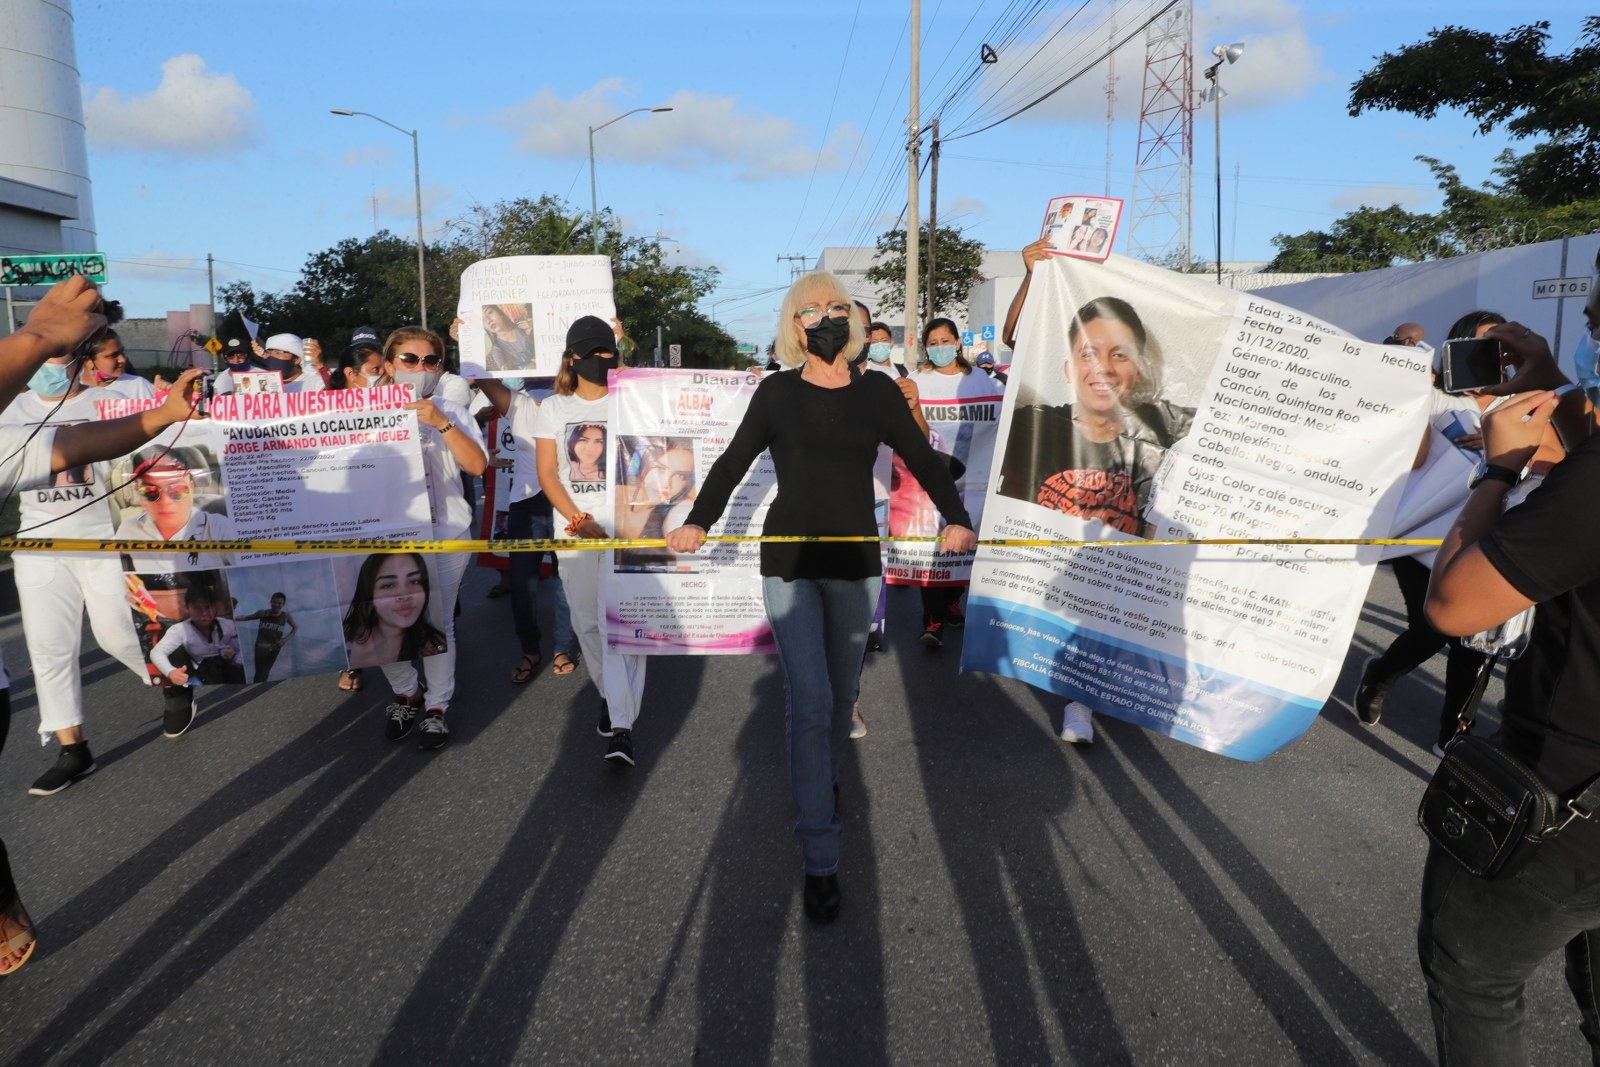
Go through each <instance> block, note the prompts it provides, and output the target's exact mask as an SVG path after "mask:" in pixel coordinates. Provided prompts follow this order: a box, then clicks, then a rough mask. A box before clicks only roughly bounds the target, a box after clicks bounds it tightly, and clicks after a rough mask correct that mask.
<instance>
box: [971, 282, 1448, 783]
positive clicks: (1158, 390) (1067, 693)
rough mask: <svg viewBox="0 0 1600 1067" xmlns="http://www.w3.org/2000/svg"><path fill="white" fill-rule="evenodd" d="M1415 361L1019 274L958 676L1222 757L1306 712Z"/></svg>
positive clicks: (1198, 289)
mask: <svg viewBox="0 0 1600 1067" xmlns="http://www.w3.org/2000/svg"><path fill="white" fill-rule="evenodd" d="M1429 372H1430V367H1429V364H1428V361H1427V360H1426V358H1423V357H1418V356H1415V355H1409V354H1407V353H1406V352H1405V350H1403V349H1395V348H1385V347H1383V346H1380V345H1374V344H1365V343H1362V342H1360V341H1356V340H1354V339H1352V338H1349V337H1346V336H1343V335H1341V334H1340V333H1339V332H1338V331H1337V330H1335V329H1334V328H1332V327H1330V326H1328V325H1326V324H1324V323H1321V322H1318V321H1315V320H1311V319H1309V318H1308V317H1307V316H1305V315H1303V314H1301V313H1299V312H1296V311H1294V310H1292V309H1290V308H1287V307H1284V306H1282V305H1278V304H1274V303H1272V302H1270V301H1267V300H1263V299H1261V298H1259V297H1255V296H1251V295H1249V294H1245V293H1237V292H1233V291H1230V290H1226V289H1221V288H1218V287H1217V286H1215V285H1212V284H1210V283H1209V282H1208V281H1205V280H1204V279H1199V278H1194V277H1191V276H1188V275H1182V274H1177V273H1174V272H1172V271H1167V270H1162V269H1160V268H1157V267H1153V266H1149V265H1147V264H1143V263H1137V262H1134V261H1132V260H1128V259H1123V258H1119V257H1113V258H1112V259H1110V260H1109V261H1108V262H1106V263H1105V264H1092V263H1086V262H1081V261H1077V260H1074V259H1071V258H1057V259H1051V260H1048V261H1046V262H1045V263H1041V264H1040V265H1039V266H1038V267H1037V268H1035V272H1034V278H1033V282H1032V288H1031V290H1030V292H1029V296H1028V302H1027V304H1026V306H1025V308H1024V312H1023V318H1022V324H1021V329H1020V331H1019V348H1018V352H1017V359H1016V361H1015V363H1014V364H1013V365H1012V369H1011V379H1010V389H1009V390H1008V393H1007V396H1006V400H1005V406H1004V413H1003V415H1002V417H1001V421H1000V427H999V440H998V444H997V448H996V452H995V456H996V468H995V470H994V471H993V472H992V473H991V479H990V499H989V504H988V508H987V510H986V512H985V516H984V522H983V524H982V536H983V537H984V538H986V539H1001V538H1004V539H1039V540H1068V539H1079V540H1102V539H1104V540H1110V541H1129V542H1134V541H1137V540H1140V539H1143V538H1166V539H1204V538H1219V539H1220V538H1227V539H1234V538H1237V539H1243V540H1245V541H1247V542H1253V543H1244V544H1237V545H1177V546H1155V545H1135V544H1129V545H1128V546H1127V547H1119V546H1116V545H1112V546H1110V547H1094V546H1083V547H1061V548H1056V547H1039V548H1035V547H997V546H985V547H982V548H980V549H979V552H978V558H977V562H976V564H975V565H974V569H973V585H972V595H971V598H970V603H969V607H968V612H967V614H968V620H969V621H968V624H967V632H966V639H965V649H964V652H963V656H962V667H963V669H973V670H983V671H990V672H993V673H997V674H1003V675H1006V676H1008V677H1013V678H1019V679H1021V680H1023V681H1026V682H1028V683H1029V684H1031V685H1035V686H1038V687H1039V688H1041V689H1045V690H1048V691H1050V692H1053V693H1057V694H1059V695H1061V696H1064V697H1068V698H1071V699H1073V700H1079V701H1082V702H1083V703H1085V704H1087V705H1088V706H1089V707H1091V708H1092V709H1094V710H1095V711H1097V712H1099V713H1101V714H1104V715H1111V716H1114V717H1116V718H1120V719H1124V720H1126V721H1128V722H1132V723H1136V724H1138V725H1140V726H1144V727H1146V728H1148V729H1151V730H1156V731H1158V732H1161V733H1165V734H1169V735H1171V736H1173V737H1175V738H1178V739H1180V740H1183V741H1185V742H1187V743H1189V744H1193V745H1197V746H1199V747H1201V748H1205V749H1208V750H1210V751H1213V752H1219V753H1222V754H1224V755H1228V756H1231V757H1234V758H1237V759H1242V760H1259V759H1263V758H1265V757H1266V756H1268V755H1270V754H1271V753H1273V752H1275V751H1277V750H1278V749H1279V748H1281V747H1283V746H1284V745H1286V744H1288V743H1289V742H1290V741H1292V740H1293V739H1294V738H1296V737H1298V736H1299V735H1300V734H1301V733H1302V732H1304V730H1305V729H1306V728H1307V726H1309V724H1310V722H1311V720H1312V719H1313V718H1314V717H1315V716H1316V715H1317V713H1318V711H1319V710H1320V709H1321V707H1322V705H1323V703H1324V702H1325V701H1326V699H1327V696H1328V693H1329V690H1330V689H1331V687H1332V685H1333V682H1334V680H1335V679H1336V678H1337V676H1338V672H1339V667H1340V665H1341V663H1342V662H1343V660H1344V656H1345V652H1346V649H1347V648H1348V646H1349V641H1350V636H1351V634H1352V632H1353V630H1354V627H1355V622H1356V619H1357V616H1358V615H1359V612H1360V609H1361V604H1362V602H1363V600H1364V599H1365V596H1366V591H1367V586H1368V584H1369V582H1370V579H1371V575H1372V568H1373V566H1374V564H1375V563H1376V561H1377V559H1378V554H1379V549H1378V548H1377V547H1374V546H1336V545H1272V544H1267V543H1263V542H1266V541H1270V540H1272V539H1277V538H1313V539H1314V538H1327V539H1343V538H1382V537H1387V536H1388V535H1389V532H1390V530H1391V528H1392V524H1393V520H1394V515H1395V510H1396V506H1397V503H1398V500H1399V496H1400V487H1401V484H1402V482H1403V480H1404V478H1405V475H1406V472H1407V471H1408V470H1409V468H1410V466H1411V464H1412V461H1413V459H1414V457H1415V455H1416V452H1417V444H1418V441H1419V440H1420V439H1421V436H1422V433H1423V429H1424V425H1425V422H1426V411H1427V395H1428V390H1429V388H1431V386H1430V381H1429Z"/></svg>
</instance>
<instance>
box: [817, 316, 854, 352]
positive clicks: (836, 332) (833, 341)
mask: <svg viewBox="0 0 1600 1067" xmlns="http://www.w3.org/2000/svg"><path fill="white" fill-rule="evenodd" d="M849 340H850V319H849V317H848V316H841V317H840V318H834V317H833V316H832V315H824V316H823V317H822V318H820V319H818V320H817V323H816V325H814V326H808V327H806V351H807V352H810V353H811V354H812V355H814V356H816V357H817V358H818V359H820V360H822V362H824V363H832V362H833V361H834V360H835V359H838V358H839V352H840V351H841V350H842V349H843V348H844V346H845V343H846V342H847V341H849Z"/></svg>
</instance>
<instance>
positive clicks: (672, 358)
mask: <svg viewBox="0 0 1600 1067" xmlns="http://www.w3.org/2000/svg"><path fill="white" fill-rule="evenodd" d="M667 364H668V365H669V366H673V367H681V366H683V346H682V345H668V346H667Z"/></svg>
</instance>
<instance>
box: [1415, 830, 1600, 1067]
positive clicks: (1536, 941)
mask: <svg viewBox="0 0 1600 1067" xmlns="http://www.w3.org/2000/svg"><path fill="white" fill-rule="evenodd" d="M1597 934H1600V863H1597V864H1596V865H1595V866H1594V867H1593V868H1590V869H1580V868H1576V867H1574V865H1573V862H1572V861H1571V860H1570V859H1568V858H1567V854H1566V851H1565V850H1562V851H1556V850H1554V849H1552V848H1551V847H1550V846H1548V845H1546V846H1544V847H1542V848H1541V849H1540V850H1538V851H1537V852H1536V853H1535V854H1534V857H1533V859H1532V860H1530V861H1529V862H1528V865H1527V866H1526V867H1524V868H1522V870H1520V871H1518V872H1517V873H1516V874H1514V875H1510V876H1508V877H1505V878H1502V879H1500V880H1498V881H1493V882H1488V881H1485V880H1483V879H1482V878H1477V877H1474V876H1473V875H1470V874H1468V873H1467V872H1466V871H1464V870H1462V869H1461V868H1460V867H1459V866H1457V865H1456V863H1455V861H1454V860H1452V859H1451V858H1450V857H1449V856H1447V855H1445V854H1444V853H1443V852H1441V851H1440V850H1439V849H1437V848H1430V849H1429V850H1428V862H1427V866H1426V867H1425V868H1424V869H1423V876H1422V921H1421V922H1420V923H1419V924H1418V927H1417V955H1418V957H1419V959H1420V960H1421V963H1422V974H1423V977H1424V978H1425V979H1427V983H1428V1004H1429V1007H1430V1008H1431V1009H1432V1010H1433V1032H1434V1037H1435V1039H1436V1040H1437V1042H1438V1046H1439V1063H1440V1067H1462V1065H1468V1064H1483V1065H1485V1067H1488V1065H1493V1067H1503V1065H1506V1064H1526V1063H1527V1062H1528V1046H1527V1040H1526V1036H1525V1034H1524V1033H1523V1029H1524V1028H1523V1016H1524V1015H1525V1014H1526V1006H1525V1005H1524V1003H1523V992H1524V989H1525V987H1526V985H1527V981H1528V977H1529V976H1530V975H1531V974H1533V971H1534V969H1535V968H1536V967H1537V966H1538V965H1539V963H1540V962H1541V961H1543V960H1544V959H1545V957H1547V956H1549V955H1550V954H1551V953H1552V952H1555V951H1557V950H1558V949H1565V952H1566V958H1567V961H1566V962H1567V967H1566V971H1567V986H1568V987H1569V988H1570V989H1571V990H1572V995H1573V996H1574V997H1575V998H1576V999H1577V1002H1578V1011H1579V1013H1580V1014H1581V1016H1582V1022H1581V1024H1580V1027H1579V1028H1580V1029H1581V1030H1582V1032H1583V1035H1584V1037H1586V1038H1588V1040H1589V1049H1590V1058H1591V1059H1592V1060H1593V1062H1594V1063H1596V1064H1600V1007H1597V1005H1596V998H1595V981H1594V965H1595V950H1596V949H1597V948H1600V942H1597V940H1596V935H1597Z"/></svg>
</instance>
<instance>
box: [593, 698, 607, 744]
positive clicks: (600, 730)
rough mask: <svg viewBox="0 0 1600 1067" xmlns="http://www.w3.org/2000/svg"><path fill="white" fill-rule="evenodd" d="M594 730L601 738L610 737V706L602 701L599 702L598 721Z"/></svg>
mask: <svg viewBox="0 0 1600 1067" xmlns="http://www.w3.org/2000/svg"><path fill="white" fill-rule="evenodd" d="M594 730H595V733H597V734H599V735H600V736H601V737H610V736H611V705H610V704H607V703H606V702H605V701H604V700H602V701H601V702H600V721H599V722H597V723H596V724H595V728H594Z"/></svg>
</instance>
